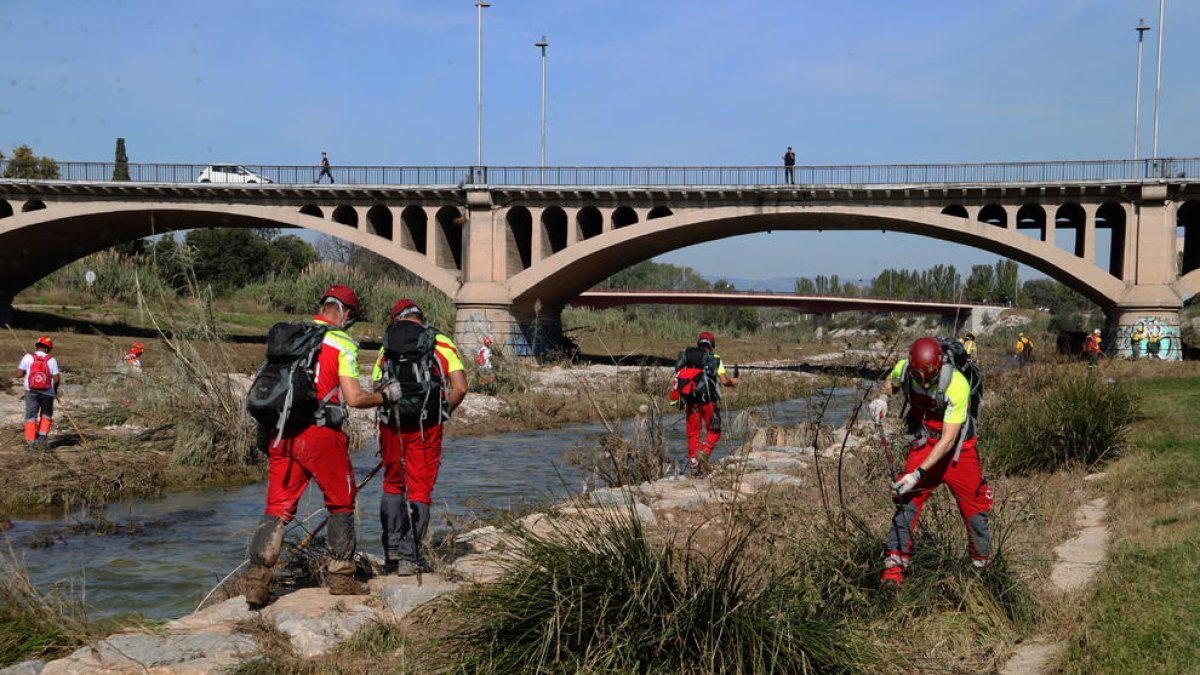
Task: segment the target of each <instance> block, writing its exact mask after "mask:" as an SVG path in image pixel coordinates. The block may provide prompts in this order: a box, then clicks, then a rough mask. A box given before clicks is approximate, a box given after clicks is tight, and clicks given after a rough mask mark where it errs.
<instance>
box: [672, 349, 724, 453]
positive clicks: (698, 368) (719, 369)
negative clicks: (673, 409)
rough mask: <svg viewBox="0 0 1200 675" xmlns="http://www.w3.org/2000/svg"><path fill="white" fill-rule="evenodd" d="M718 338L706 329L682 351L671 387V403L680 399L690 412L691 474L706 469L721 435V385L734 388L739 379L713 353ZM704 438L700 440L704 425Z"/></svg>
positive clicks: (689, 449)
mask: <svg viewBox="0 0 1200 675" xmlns="http://www.w3.org/2000/svg"><path fill="white" fill-rule="evenodd" d="M716 346H717V338H716V336H714V335H713V334H712V333H710V332H708V331H704V332H703V333H700V335H699V336H697V338H696V346H695V347H688V348H687V349H684V350H683V351H682V352H680V353H679V361H678V362H676V364H675V386H674V388H673V389H672V390H671V401H672V405H677V404H678V403H679V402H680V401H682V402H683V404H684V412H685V413H686V414H687V438H688V474H689V475H691V476H699V475H702V474H703V473H704V472H706V471H707V468H708V460H709V457H711V456H712V452H713V448H715V447H716V446H717V441H719V440H720V439H721V410H720V408H719V407H718V406H717V404H718V403H719V402H720V400H721V387H722V386H726V387H729V388H733V387H736V386H737V380H736V379H734V378H731V377H729V375H728V374H727V373H726V371H725V364H724V363H723V362H722V361H721V357H720V356H718V355H717V354H716V353H714V351H713V350H714V349H715V348H716ZM702 425H703V427H704V432H705V436H704V440H703V441H701V440H700V431H701V429H700V428H701V426H702Z"/></svg>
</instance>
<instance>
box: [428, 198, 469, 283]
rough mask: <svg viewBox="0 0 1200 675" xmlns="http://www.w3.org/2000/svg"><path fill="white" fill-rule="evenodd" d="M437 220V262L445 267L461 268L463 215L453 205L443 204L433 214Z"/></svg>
mask: <svg viewBox="0 0 1200 675" xmlns="http://www.w3.org/2000/svg"><path fill="white" fill-rule="evenodd" d="M434 220H436V221H437V231H436V234H437V237H438V246H437V254H438V255H437V260H436V261H435V262H437V264H438V265H439V266H441V267H445V268H447V269H456V270H461V269H462V255H463V246H462V240H463V215H462V212H461V211H459V210H458V209H457V208H455V207H453V206H443V207H442V208H440V209H438V212H437V215H436V216H434Z"/></svg>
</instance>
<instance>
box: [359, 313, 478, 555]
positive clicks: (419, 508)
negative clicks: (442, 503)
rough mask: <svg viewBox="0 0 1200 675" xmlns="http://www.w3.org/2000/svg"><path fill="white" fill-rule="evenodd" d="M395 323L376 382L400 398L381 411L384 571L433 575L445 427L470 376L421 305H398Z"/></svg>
mask: <svg viewBox="0 0 1200 675" xmlns="http://www.w3.org/2000/svg"><path fill="white" fill-rule="evenodd" d="M390 318H391V325H389V326H388V330H387V333H386V334H385V336H384V348H383V349H382V350H380V352H379V359H378V360H377V361H376V362H375V368H374V370H373V371H372V379H374V380H375V381H376V382H379V383H381V385H382V386H385V387H399V388H400V389H401V391H402V393H401V394H400V395H399V396H397V397H396V398H395V402H394V403H389V405H388V406H385V407H384V408H381V409H380V411H379V449H380V454H381V455H382V456H383V467H384V468H383V471H384V473H383V496H382V498H381V500H380V504H379V522H380V525H381V526H382V530H383V537H382V538H383V551H384V569H385V570H387V571H389V572H391V571H393V570H394V571H395V573H396V574H397V575H399V576H409V575H412V574H416V573H417V572H418V571H420V572H428V571H430V569H431V568H430V567H429V562H428V561H427V560H426V559H425V556H424V554H423V553H422V551H421V542H422V541H423V540H424V538H425V535H426V533H427V532H428V530H429V522H430V509H431V507H432V504H433V486H434V483H436V482H437V475H438V468H439V466H440V465H441V461H442V424H443V423H444V422H445V421H446V420H448V419H450V414H451V413H452V412H453V411H454V409H455V408H457V407H458V406H459V405H460V404H461V403H462V402H463V399H464V398H465V397H466V395H467V375H466V372H465V371H464V370H463V363H462V359H461V358H460V357H459V354H458V348H457V347H455V345H454V342H452V341H451V340H450V338H449V337H447V336H446V335H444V334H442V333H441V332H439V331H438V330H437V329H436V328H433V327H431V326H427V325H426V324H425V317H424V314H423V313H422V311H421V308H420V307H419V306H418V305H417V304H416V303H415V302H413V301H412V300H409V299H401V300H399V301H397V302H396V304H395V305H394V306H393V307H392V312H391V317H390Z"/></svg>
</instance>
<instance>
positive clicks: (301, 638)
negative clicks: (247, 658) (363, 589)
mask: <svg viewBox="0 0 1200 675" xmlns="http://www.w3.org/2000/svg"><path fill="white" fill-rule="evenodd" d="M372 601H374V602H378V600H377V599H375V598H373V597H372V596H367V595H330V594H329V591H328V590H326V589H324V588H304V589H301V590H298V591H296V592H295V593H289V594H287V595H285V596H283V597H281V598H279V600H277V601H275V604H273V605H270V606H269V607H267V608H266V609H264V610H263V611H262V616H263V619H264V620H266V621H267V622H268V623H272V624H274V625H275V627H276V628H278V629H279V630H280V631H281V632H283V633H285V634H286V635H287V636H288V638H289V640H290V641H291V643H292V647H293V648H295V650H296V652H297V653H298V654H300V656H303V657H305V658H311V657H314V656H320V655H321V654H324V653H326V652H328V651H329V650H331V649H333V648H334V647H336V646H337V645H338V643H339V642H341V641H343V640H345V639H347V638H349V637H350V636H351V635H354V633H355V632H357V631H358V629H359V628H362V627H363V626H365V625H367V624H369V623H371V622H372V621H377V620H379V618H380V617H379V615H378V614H377V613H376V612H375V609H373V608H372V607H370V606H368V604H367V603H368V602H372Z"/></svg>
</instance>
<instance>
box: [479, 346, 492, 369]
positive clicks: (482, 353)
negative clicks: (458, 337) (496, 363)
mask: <svg viewBox="0 0 1200 675" xmlns="http://www.w3.org/2000/svg"><path fill="white" fill-rule="evenodd" d="M478 361H482V362H483V363H480V364H479V365H480V367H482V368H491V367H492V348H491V347H488V346H487V345H484V346H482V347H480V348H479V359H478Z"/></svg>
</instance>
